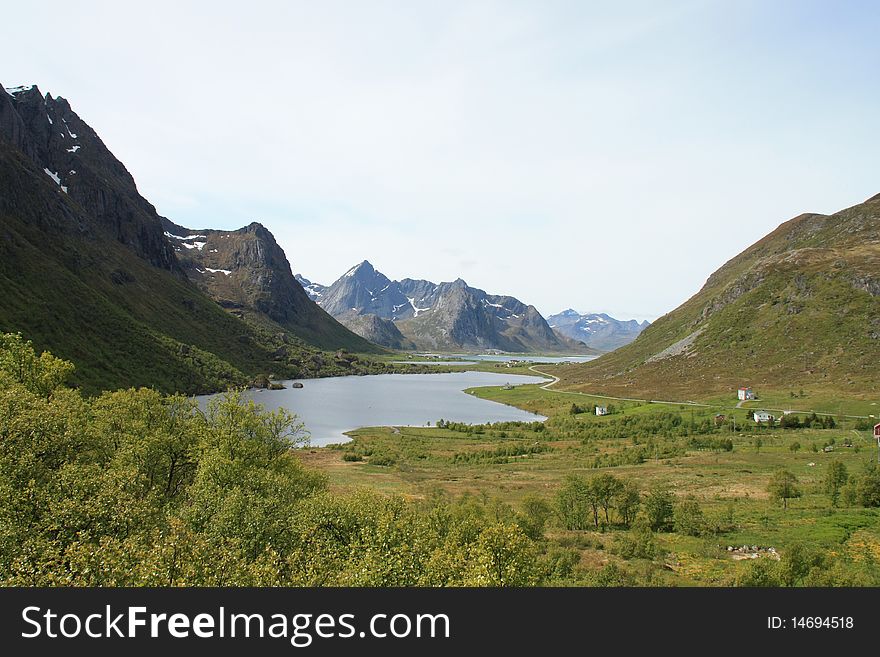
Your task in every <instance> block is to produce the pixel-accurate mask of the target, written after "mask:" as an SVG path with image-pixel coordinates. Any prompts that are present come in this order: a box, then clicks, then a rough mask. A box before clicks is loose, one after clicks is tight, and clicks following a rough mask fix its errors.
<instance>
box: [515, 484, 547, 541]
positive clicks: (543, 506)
mask: <svg viewBox="0 0 880 657" xmlns="http://www.w3.org/2000/svg"><path fill="white" fill-rule="evenodd" d="M552 515H553V507H551V506H550V504H549V503H548V502H547V501H546V500H545V499H544V498H543V497H538V496H537V495H526V496H525V497H524V498H523V501H522V509H521V511H520V513H519V514H518V515H517V518H516V522H517V524H518V525H519V526H520V528H521V529H522V530H523V532H524V533H525V534H526V536H528V537H529V538H531V539H532V540H534V541H539V540H542V539H543V538H544V528H545V527H546V526H547V522H548V521H549V520H550V517H551V516H552Z"/></svg>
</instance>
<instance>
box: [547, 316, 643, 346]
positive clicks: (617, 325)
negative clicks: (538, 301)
mask: <svg viewBox="0 0 880 657" xmlns="http://www.w3.org/2000/svg"><path fill="white" fill-rule="evenodd" d="M547 322H548V323H549V324H550V326H551V327H552V328H553V329H554V330H555V331H556V332H557V333H562V334H563V335H567V336H568V337H570V338H572V339H574V340H580V341H581V342H583V343H585V344H586V345H588V346H590V347H593V348H594V349H598V350H600V351H613V350H615V349H617V348H618V347H622V346H623V345H625V344H629V343H630V342H632V341H633V340H635V339H636V338H637V337H638V336H639V333H641V332H642V331H644V330H645V329H646V328H647V327H648V325H649V322H648V321H647V320H645V321H644V322H641V323H639V322H637V321H636V320H634V319H630V320H625V321H622V320H619V319H614V318H613V317H610V316H609V315H606V314H605V313H579V312H577V311H576V310H572V309H571V308H569V309H568V310H563V311H562V312H561V313H557V314H556V315H550V316H549V317H548V318H547Z"/></svg>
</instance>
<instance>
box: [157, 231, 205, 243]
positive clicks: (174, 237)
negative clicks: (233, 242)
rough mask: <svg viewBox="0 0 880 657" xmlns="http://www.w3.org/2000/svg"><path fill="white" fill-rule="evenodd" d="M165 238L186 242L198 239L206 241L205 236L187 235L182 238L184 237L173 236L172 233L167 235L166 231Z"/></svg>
mask: <svg viewBox="0 0 880 657" xmlns="http://www.w3.org/2000/svg"><path fill="white" fill-rule="evenodd" d="M165 237H170V238H172V239H175V240H186V241H188V240H194V239H199V238H201V239H203V240H206V239H208V236H207V235H187V236H185V237H184V236H181V235H174V234H173V233H169V232H168V231H167V230H166V231H165Z"/></svg>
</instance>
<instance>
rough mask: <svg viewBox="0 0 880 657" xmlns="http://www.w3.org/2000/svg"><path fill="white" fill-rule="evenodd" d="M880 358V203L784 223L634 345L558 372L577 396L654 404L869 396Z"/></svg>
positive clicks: (875, 386) (723, 268)
mask: <svg viewBox="0 0 880 657" xmlns="http://www.w3.org/2000/svg"><path fill="white" fill-rule="evenodd" d="M878 360H880V195H877V196H873V197H871V198H870V199H868V200H867V201H865V202H863V203H859V204H857V205H854V206H852V207H849V208H846V209H844V210H841V211H839V212H835V213H833V214H831V215H822V214H817V213H804V214H801V215H798V216H796V217H794V218H792V219H790V220H788V221H786V222H784V223H782V224H780V225H779V226H778V227H777V228H776V229H774V230H773V231H771V232H770V233H768V234H767V235H765V236H764V237H762V238H761V239H759V240H758V241H757V242H755V243H754V244H752V245H751V246H750V247H748V248H747V249H745V250H744V251H743V252H742V253H740V254H738V255H737V256H734V257H733V258H731V259H730V260H728V261H727V262H726V263H724V264H723V265H722V266H721V267H719V268H718V270H716V271H715V272H714V273H713V274H712V275H710V276H709V277H708V279H707V280H706V283H705V284H704V285H703V286H702V287H701V288H700V290H698V291H697V292H696V293H695V294H694V295H693V296H692V297H691V298H690V299H688V300H687V301H685V302H684V303H683V304H682V305H681V306H679V307H678V308H676V309H675V310H673V311H670V312H669V313H667V314H666V315H664V316H663V317H661V318H659V319H658V320H657V321H655V322H654V323H653V324H652V325H651V326H649V327H647V328H646V329H645V330H644V331H643V332H642V333H641V334H640V335H639V337H638V338H636V340H634V341H633V342H632V343H630V344H628V345H626V346H624V347H621V348H620V349H618V350H616V351H614V352H612V353H610V354H606V355H604V356H602V357H600V358H598V359H596V360H594V361H592V362H590V363H587V364H584V365H577V366H574V367H572V368H571V369H566V370H565V371H564V372H563V371H561V370H559V371H558V373H559V375H560V376H561V377H562V382H561V384H560V385H563V386H567V387H568V388H570V389H576V390H583V391H593V392H602V393H605V394H613V395H616V396H644V397H649V398H656V399H701V398H710V397H711V396H713V395H725V396H727V395H734V396H735V391H736V388H737V387H739V386H752V387H754V388H755V389H756V390H759V391H760V390H762V389H764V390H777V391H778V390H780V389H781V390H783V391H786V390H787V391H790V392H791V394H795V393H796V392H797V394H800V391H802V390H803V391H805V394H810V391H811V390H815V391H819V390H822V391H823V394H828V391H830V390H834V391H836V392H837V393H838V394H846V395H855V396H866V395H867V396H870V395H876V394H877V392H878V389H880V381H878V376H877V375H876V374H875V370H876V363H877V362H878Z"/></svg>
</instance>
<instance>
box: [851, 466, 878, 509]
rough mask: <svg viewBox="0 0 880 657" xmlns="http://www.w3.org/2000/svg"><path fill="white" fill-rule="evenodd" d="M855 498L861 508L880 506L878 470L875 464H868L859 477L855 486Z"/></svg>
mask: <svg viewBox="0 0 880 657" xmlns="http://www.w3.org/2000/svg"><path fill="white" fill-rule="evenodd" d="M856 497H857V499H858V501H859V504H861V505H862V506H867V507H877V506H880V468H878V467H877V466H876V464H874V463H872V464H870V465H869V466H868V468H867V469H866V470H865V472H864V473H863V474H862V476H861V477H859V479H858V483H857V484H856Z"/></svg>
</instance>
